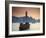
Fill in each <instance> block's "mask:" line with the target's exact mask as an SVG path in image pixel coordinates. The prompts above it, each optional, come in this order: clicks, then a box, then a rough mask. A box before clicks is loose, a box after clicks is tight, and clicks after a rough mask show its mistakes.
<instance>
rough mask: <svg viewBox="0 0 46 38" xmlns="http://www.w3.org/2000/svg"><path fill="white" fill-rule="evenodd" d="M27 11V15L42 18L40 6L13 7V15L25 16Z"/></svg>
mask: <svg viewBox="0 0 46 38" xmlns="http://www.w3.org/2000/svg"><path fill="white" fill-rule="evenodd" d="M26 11H27V16H29V17H30V16H31V17H32V18H35V19H37V18H39V19H40V8H30V7H12V16H17V17H23V16H25V12H26Z"/></svg>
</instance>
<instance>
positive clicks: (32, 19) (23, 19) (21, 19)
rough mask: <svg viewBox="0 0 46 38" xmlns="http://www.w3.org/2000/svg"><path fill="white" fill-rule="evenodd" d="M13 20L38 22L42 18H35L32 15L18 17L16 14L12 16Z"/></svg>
mask: <svg viewBox="0 0 46 38" xmlns="http://www.w3.org/2000/svg"><path fill="white" fill-rule="evenodd" d="M12 22H13V23H26V22H28V23H37V22H40V19H37V20H36V19H34V18H32V17H28V16H27V17H26V16H23V17H16V16H12Z"/></svg>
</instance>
